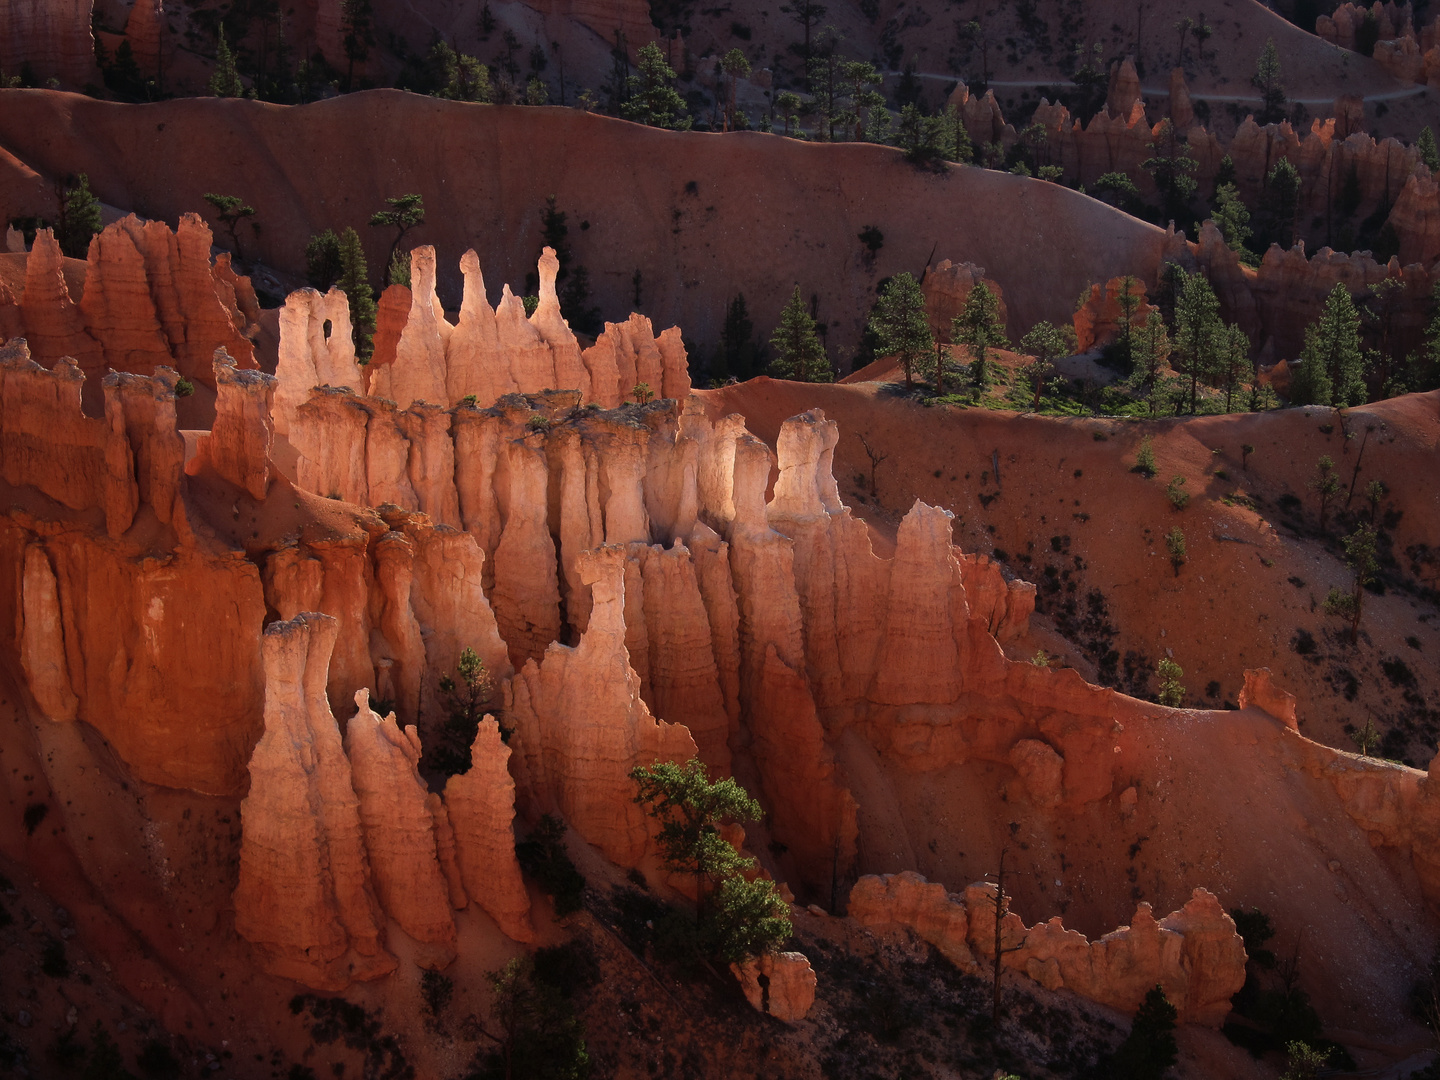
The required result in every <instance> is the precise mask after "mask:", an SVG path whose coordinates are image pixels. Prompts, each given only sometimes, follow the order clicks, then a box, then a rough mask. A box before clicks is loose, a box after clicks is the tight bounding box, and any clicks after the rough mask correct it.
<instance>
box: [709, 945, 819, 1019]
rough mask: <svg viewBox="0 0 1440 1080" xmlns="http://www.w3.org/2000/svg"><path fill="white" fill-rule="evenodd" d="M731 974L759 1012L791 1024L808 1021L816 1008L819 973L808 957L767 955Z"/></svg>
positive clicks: (735, 968)
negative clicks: (814, 1007) (816, 974)
mask: <svg viewBox="0 0 1440 1080" xmlns="http://www.w3.org/2000/svg"><path fill="white" fill-rule="evenodd" d="M730 971H731V973H732V974H733V975H734V976H735V978H737V979H739V980H740V989H741V990H742V991H743V992H744V994H745V1000H746V1001H748V1002H750V1004H751V1006H752V1007H753V1008H754V1009H755V1010H756V1011H758V1012H762V1013H764V1014H765V1015H767V1016H773V1017H775V1019H777V1020H783V1021H785V1023H787V1024H795V1023H799V1022H800V1021H801V1020H804V1019H805V1017H806V1016H808V1015H809V1013H810V1010H811V1008H812V1007H813V1006H814V1004H815V984H816V978H815V971H814V969H812V968H811V967H810V961H809V960H808V959H807V958H806V956H805V954H804V953H798V952H782V953H765V954H764V955H762V956H758V957H755V958H753V959H750V960H746V961H745V962H744V963H743V964H731V965H730Z"/></svg>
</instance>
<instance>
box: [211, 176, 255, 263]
mask: <svg viewBox="0 0 1440 1080" xmlns="http://www.w3.org/2000/svg"><path fill="white" fill-rule="evenodd" d="M205 201H206V202H208V203H209V204H210V205H211V206H213V207H214V208H215V215H216V216H217V217H218V218H219V219H220V224H222V225H224V226H225V229H226V231H227V232H229V234H230V243H231V244H233V245H234V247H235V257H236V258H237V259H239V258H243V256H242V254H241V252H240V234H239V229H240V222H241V221H243V220H245V218H250V217H254V216H255V208H254V207H253V206H247V205H246V204H245V200H244V199H242V198H240V196H239V195H219V194H216V193H215V192H213V191H211V192H207V193H206V194H205ZM252 225H253V222H252ZM254 227H255V228H256V230H257V231H258V229H259V226H254Z"/></svg>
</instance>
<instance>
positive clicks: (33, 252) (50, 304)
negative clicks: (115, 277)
mask: <svg viewBox="0 0 1440 1080" xmlns="http://www.w3.org/2000/svg"><path fill="white" fill-rule="evenodd" d="M61 258H62V256H61V254H60V245H59V244H58V243H56V242H55V235H54V233H53V232H52V231H51V230H50V229H41V230H39V231H38V232H37V233H36V234H35V244H34V246H33V247H32V248H31V249H30V255H29V258H28V259H27V260H26V263H25V292H24V294H23V295H22V296H21V298H20V316H21V318H22V320H23V321H24V323H25V339H26V341H27V342H28V343H29V345H30V351H31V355H33V356H34V357H35V359H36V360H37V361H38V362H39V363H41V364H43V365H44V366H46V367H54V366H55V363H56V361H58V360H59V359H60V357H62V356H70V357H73V358H74V359H75V360H76V361H77V362H78V363H79V365H80V370H81V371H83V372H84V373H85V378H86V379H87V380H88V381H89V382H90V383H91V385H92V386H93V387H95V388H96V389H95V390H94V391H93V392H94V393H95V394H96V395H98V393H99V389H98V388H99V385H100V377H101V375H103V374H104V370H105V369H104V355H103V352H102V350H101V347H100V345H99V344H98V343H97V342H96V341H95V340H94V339H93V338H92V337H91V336H90V335H89V334H87V333H86V332H85V316H84V313H83V312H82V311H81V310H80V308H79V306H78V305H77V304H76V303H75V302H74V301H73V300H71V299H70V290H69V288H67V287H66V285H65V275H64V273H63V271H62V269H61V266H62V264H61Z"/></svg>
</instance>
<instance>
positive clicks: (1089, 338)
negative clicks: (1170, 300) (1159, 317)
mask: <svg viewBox="0 0 1440 1080" xmlns="http://www.w3.org/2000/svg"><path fill="white" fill-rule="evenodd" d="M1124 289H1125V279H1123V278H1111V279H1110V280H1109V281H1107V282H1106V283H1105V285H1104V286H1103V287H1102V286H1100V285H1091V286H1090V297H1089V299H1087V300H1086V301H1085V303H1083V304H1081V305H1080V306H1079V307H1078V308H1076V309H1075V344H1076V349H1077V350H1078V351H1079V352H1082V353H1084V352H1090V351H1091V350H1092V349H1098V348H1101V347H1103V346H1105V345H1109V344H1111V343H1113V342H1114V341H1115V339H1116V338H1117V337H1118V336H1119V334H1120V324H1121V322H1122V321H1123V320H1124V317H1125V316H1124V313H1123V311H1122V310H1121V307H1120V297H1121V296H1122V295H1124ZM1130 295H1131V296H1133V297H1135V299H1136V300H1137V301H1138V303H1137V304H1136V307H1135V312H1134V314H1132V315H1131V316H1130V325H1131V326H1132V327H1140V326H1144V325H1145V320H1146V319H1147V318H1149V317H1150V312H1152V311H1158V310H1160V309H1159V308H1157V307H1155V305H1154V304H1151V303H1149V302H1148V300H1147V299H1146V296H1145V283H1144V282H1143V281H1139V280H1137V279H1135V278H1131V279H1130Z"/></svg>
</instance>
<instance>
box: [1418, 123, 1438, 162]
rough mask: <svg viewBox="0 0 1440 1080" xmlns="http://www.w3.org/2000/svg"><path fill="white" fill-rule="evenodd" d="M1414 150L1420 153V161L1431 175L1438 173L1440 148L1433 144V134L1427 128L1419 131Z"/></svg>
mask: <svg viewBox="0 0 1440 1080" xmlns="http://www.w3.org/2000/svg"><path fill="white" fill-rule="evenodd" d="M1415 149H1416V150H1418V151H1419V152H1420V160H1421V161H1422V162H1423V163H1424V165H1425V167H1426V168H1427V169H1429V170H1430V171H1431V172H1432V173H1437V172H1440V146H1437V145H1436V143H1435V132H1433V131H1431V130H1430V128H1429V126H1428V125H1427V126H1426V127H1423V128H1421V129H1420V137H1419V138H1418V139H1416V140H1415Z"/></svg>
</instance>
